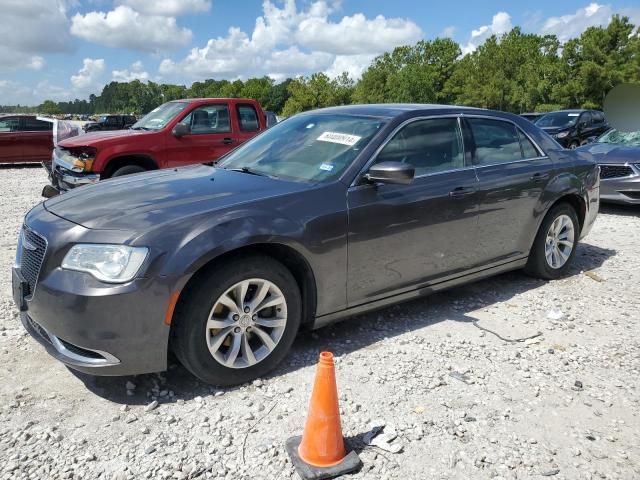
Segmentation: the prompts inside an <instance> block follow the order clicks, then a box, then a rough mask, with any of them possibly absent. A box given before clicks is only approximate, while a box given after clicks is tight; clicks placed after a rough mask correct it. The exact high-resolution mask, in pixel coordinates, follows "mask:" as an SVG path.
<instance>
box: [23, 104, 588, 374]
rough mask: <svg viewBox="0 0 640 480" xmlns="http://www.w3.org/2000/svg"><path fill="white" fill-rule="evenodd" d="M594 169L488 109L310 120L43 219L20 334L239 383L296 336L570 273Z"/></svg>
mask: <svg viewBox="0 0 640 480" xmlns="http://www.w3.org/2000/svg"><path fill="white" fill-rule="evenodd" d="M586 155H587V154H585V153H580V152H574V151H568V150H564V149H562V148H560V146H559V145H558V144H557V143H556V142H554V141H553V140H552V139H551V138H550V137H548V136H547V135H546V134H545V133H543V132H542V131H541V130H539V129H538V128H537V127H535V126H534V125H533V124H531V123H530V122H528V121H527V120H524V119H522V118H520V117H518V116H515V115H511V114H507V113H499V112H493V111H487V110H479V109H471V108H462V107H446V106H438V105H433V106H431V105H362V106H346V107H336V108H328V109H324V110H318V111H313V112H307V113H303V114H300V115H297V116H295V117H292V118H290V119H288V120H285V121H284V122H282V123H280V124H278V125H276V126H274V127H273V128H271V129H269V130H267V131H265V132H264V133H262V134H261V135H259V136H257V137H255V138H254V139H252V140H251V141H249V142H247V143H246V144H244V145H242V146H241V147H239V148H238V149H236V150H234V151H233V152H231V153H230V154H228V155H227V156H226V157H224V158H223V159H222V160H221V161H219V162H218V164H217V165H214V166H210V165H198V166H193V167H186V168H181V169H177V170H161V171H156V172H149V173H144V174H139V175H132V176H128V177H122V178H118V179H113V180H109V181H106V182H101V183H100V184H98V185H93V186H89V187H83V188H80V189H77V190H75V191H73V192H69V193H66V194H64V195H60V196H59V197H56V198H52V199H49V200H47V201H46V202H44V203H43V204H40V205H38V206H36V207H35V208H34V209H33V210H31V212H29V214H28V215H27V216H26V218H25V221H24V226H23V228H22V232H21V234H20V240H19V245H18V252H17V261H16V267H15V268H14V270H13V287H14V297H15V301H16V302H17V304H18V306H19V308H20V310H21V312H22V313H21V315H22V321H23V323H24V326H25V327H26V329H27V330H28V331H29V333H30V334H31V335H33V337H35V338H36V339H37V340H38V341H40V342H41V343H42V345H44V347H45V348H46V349H47V350H48V351H49V353H50V354H51V355H53V356H54V357H55V358H57V359H59V360H61V361H62V362H64V363H66V364H67V365H69V366H71V367H73V368H75V369H78V370H81V371H83V372H88V373H92V374H96V375H122V374H135V373H144V372H152V371H159V370H163V369H165V368H166V366H167V354H168V351H169V350H170V349H171V350H173V351H174V352H175V354H176V355H177V357H178V358H179V359H180V361H181V362H182V363H183V364H184V366H185V367H186V368H187V369H189V370H190V371H191V372H193V373H194V374H195V375H196V376H198V377H199V378H201V379H202V380H204V381H206V382H211V383H213V384H218V385H231V384H239V383H243V382H247V381H249V380H251V379H253V378H255V377H258V376H261V375H263V374H265V373H266V372H268V371H269V370H271V369H273V368H274V367H275V366H276V365H277V364H278V363H279V362H280V361H281V360H282V359H283V358H284V357H285V356H286V354H287V351H288V350H289V348H290V346H291V344H292V342H293V340H294V337H295V335H296V332H297V331H298V329H299V328H301V327H310V328H317V327H321V326H323V325H326V324H328V323H330V322H333V321H335V320H338V319H341V318H345V317H348V316H350V315H354V314H357V313H360V312H364V311H367V310H371V309H374V308H378V307H382V306H385V305H389V304H392V303H396V302H399V301H402V300H408V299H412V298H416V297H418V296H420V295H424V294H427V293H430V292H434V291H438V290H440V289H444V288H447V287H451V286H454V285H459V284H462V283H465V282H470V281H474V280H478V279H480V278H483V277H487V276H489V275H494V274H497V273H500V272H504V271H507V270H513V269H518V268H525V269H526V270H527V271H528V272H530V273H531V274H533V275H536V276H539V277H541V278H546V279H551V278H557V277H559V276H561V275H562V274H564V273H565V272H567V269H568V268H569V267H570V265H571V262H572V259H573V257H574V255H575V251H576V245H577V242H578V240H579V239H580V238H582V237H583V236H584V235H586V234H587V233H588V232H589V230H590V229H591V226H592V225H593V222H594V219H595V217H596V214H597V211H598V206H599V175H598V167H597V165H595V164H594V163H592V162H591V161H590V160H589V158H588V156H586ZM390 321H391V320H390Z"/></svg>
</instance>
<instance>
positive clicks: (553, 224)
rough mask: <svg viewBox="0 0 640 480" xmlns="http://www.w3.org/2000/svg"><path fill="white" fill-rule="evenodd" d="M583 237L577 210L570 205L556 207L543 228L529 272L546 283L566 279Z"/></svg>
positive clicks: (533, 252)
mask: <svg viewBox="0 0 640 480" xmlns="http://www.w3.org/2000/svg"><path fill="white" fill-rule="evenodd" d="M579 236H580V223H579V222H578V215H577V214H576V211H575V209H574V208H573V207H572V206H571V205H569V204H567V203H560V204H558V205H555V206H554V207H552V208H551V210H549V212H548V213H547V215H546V216H545V217H544V220H543V221H542V225H540V229H539V230H538V234H537V235H536V239H535V241H534V243H533V247H532V248H531V252H530V254H529V260H528V261H527V265H526V267H525V270H526V271H527V272H528V273H530V274H531V275H533V276H536V277H540V278H543V279H545V280H553V279H556V278H559V277H561V276H563V275H564V274H565V273H566V272H567V270H569V268H570V266H571V262H572V261H573V257H574V256H575V254H576V247H577V245H578V237H579Z"/></svg>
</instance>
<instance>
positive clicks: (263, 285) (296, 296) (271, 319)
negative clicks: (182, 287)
mask: <svg viewBox="0 0 640 480" xmlns="http://www.w3.org/2000/svg"><path fill="white" fill-rule="evenodd" d="M195 281H196V282H197V284H194V285H193V286H192V287H191V288H189V290H188V291H186V292H185V295H186V297H185V298H184V299H181V302H180V307H179V308H178V310H177V311H176V315H175V317H174V322H175V323H174V326H173V327H174V328H173V331H172V348H173V350H174V352H175V354H176V356H177V357H178V359H179V360H180V361H181V362H182V364H183V365H184V366H185V368H187V369H188V370H189V371H190V372H191V373H193V374H194V375H195V376H196V377H198V378H200V379H201V380H202V381H204V382H207V383H211V384H214V385H222V386H228V385H238V384H241V383H245V382H248V381H251V380H253V379H255V378H257V377H260V376H262V375H264V374H266V373H267V372H269V371H270V370H272V369H273V368H275V367H276V366H277V365H278V364H279V363H280V362H281V361H282V360H283V358H284V357H285V356H286V354H287V352H288V351H289V348H290V347H291V344H292V343H293V340H294V338H295V335H296V333H297V331H298V327H299V325H300V318H301V311H302V308H301V298H300V290H299V288H298V285H297V283H296V281H295V279H294V278H293V275H291V272H289V270H288V269H287V268H286V267H285V266H283V265H282V264H281V263H280V262H277V261H276V260H273V259H272V258H270V257H266V256H261V255H251V256H250V257H246V258H243V259H234V260H231V261H226V262H223V263H221V264H219V265H216V267H215V268H214V269H212V270H211V271H210V273H208V274H204V275H202V276H201V277H200V278H196V279H195Z"/></svg>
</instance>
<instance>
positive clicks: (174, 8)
mask: <svg viewBox="0 0 640 480" xmlns="http://www.w3.org/2000/svg"><path fill="white" fill-rule="evenodd" d="M117 3H118V4H120V5H128V6H130V7H131V8H133V9H134V10H137V11H138V12H140V13H143V14H146V15H163V16H168V17H176V16H179V15H186V14H188V13H198V12H207V11H209V10H210V9H211V0H118V2H117Z"/></svg>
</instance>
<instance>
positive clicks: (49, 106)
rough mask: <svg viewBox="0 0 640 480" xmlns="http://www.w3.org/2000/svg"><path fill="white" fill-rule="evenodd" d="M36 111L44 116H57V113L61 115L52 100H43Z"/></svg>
mask: <svg viewBox="0 0 640 480" xmlns="http://www.w3.org/2000/svg"><path fill="white" fill-rule="evenodd" d="M38 111H40V112H41V113H44V114H45V115H57V114H59V113H62V111H61V110H60V107H59V106H58V104H57V103H56V102H54V101H53V100H45V101H44V102H42V104H40V106H39V107H38Z"/></svg>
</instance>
